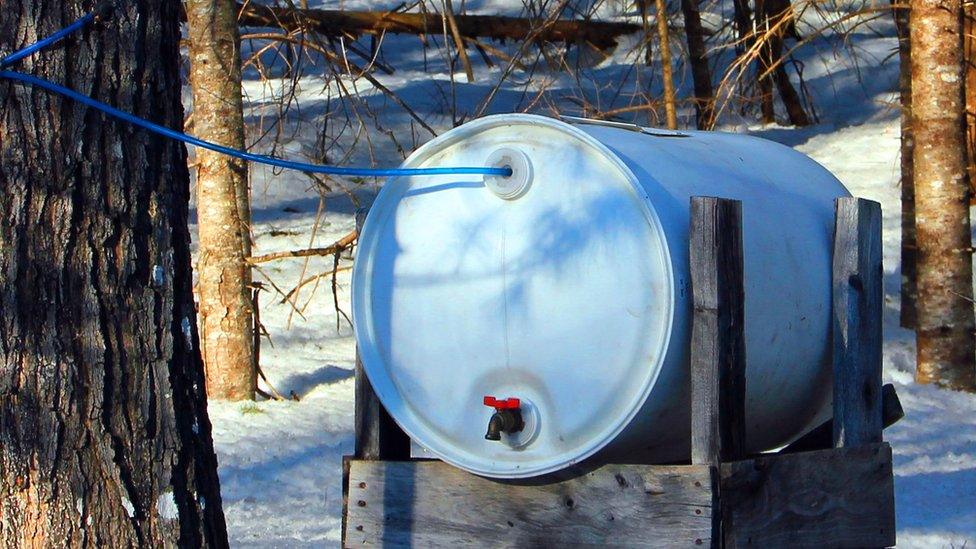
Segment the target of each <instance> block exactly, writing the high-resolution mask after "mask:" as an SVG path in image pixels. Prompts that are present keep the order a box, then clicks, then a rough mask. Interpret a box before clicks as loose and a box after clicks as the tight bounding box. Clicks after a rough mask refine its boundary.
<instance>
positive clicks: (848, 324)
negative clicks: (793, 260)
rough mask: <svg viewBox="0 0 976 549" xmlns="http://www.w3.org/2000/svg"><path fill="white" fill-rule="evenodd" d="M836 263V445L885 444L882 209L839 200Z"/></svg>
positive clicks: (863, 202) (867, 203)
mask: <svg viewBox="0 0 976 549" xmlns="http://www.w3.org/2000/svg"><path fill="white" fill-rule="evenodd" d="M836 214H837V222H836V224H835V227H834V259H833V309H832V310H833V337H832V340H833V360H834V366H833V370H834V421H833V431H834V432H833V442H834V446H835V447H841V446H857V445H860V444H869V443H873V442H881V429H882V411H881V405H882V400H881V346H882V345H881V342H882V324H883V322H882V318H881V317H882V314H883V309H884V289H883V288H882V285H883V278H884V272H883V270H882V264H881V262H882V253H881V205H880V204H878V203H877V202H872V201H870V200H864V199H863V198H838V199H837V204H836Z"/></svg>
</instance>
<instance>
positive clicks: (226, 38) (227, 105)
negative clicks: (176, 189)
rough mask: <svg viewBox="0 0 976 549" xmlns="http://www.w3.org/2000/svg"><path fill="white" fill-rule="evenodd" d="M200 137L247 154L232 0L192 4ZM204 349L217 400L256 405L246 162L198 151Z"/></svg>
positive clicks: (190, 15)
mask: <svg viewBox="0 0 976 549" xmlns="http://www.w3.org/2000/svg"><path fill="white" fill-rule="evenodd" d="M185 6H186V16H187V26H188V27H189V38H190V40H189V46H190V48H189V49H190V83H191V85H192V86H193V127H194V133H195V134H196V135H197V136H198V137H201V138H203V139H206V140H208V141H213V142H216V143H219V144H221V145H225V146H228V147H231V148H235V149H243V148H244V115H243V103H242V99H241V55H240V48H239V44H240V41H239V38H238V36H239V35H238V29H237V10H236V4H235V2H234V0H186V2H185ZM196 191H197V216H198V224H197V227H198V231H199V242H200V249H199V255H198V260H197V295H198V297H199V302H200V345H201V351H202V353H203V363H204V366H205V368H206V372H207V393H208V394H209V395H210V397H211V398H219V399H229V400H250V399H253V398H254V390H255V388H256V387H257V374H256V370H257V369H256V365H255V364H254V315H253V311H252V300H251V288H250V286H251V272H250V267H249V266H248V264H247V262H246V261H245V258H247V257H249V256H250V255H251V235H250V212H251V209H250V200H249V196H248V192H249V190H248V179H247V164H246V163H245V162H243V161H241V160H237V159H234V158H231V157H229V156H225V155H222V154H219V153H215V152H212V151H206V150H198V151H197V182H196Z"/></svg>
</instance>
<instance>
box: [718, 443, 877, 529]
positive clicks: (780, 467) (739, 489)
mask: <svg viewBox="0 0 976 549" xmlns="http://www.w3.org/2000/svg"><path fill="white" fill-rule="evenodd" d="M720 491H721V506H722V517H723V521H724V522H723V524H722V533H723V536H724V540H725V546H726V547H746V546H753V547H790V548H796V547H816V548H824V547H888V546H892V545H894V544H895V495H894V481H893V478H892V469H891V447H890V446H888V444H886V443H880V444H870V445H866V446H857V447H852V448H840V449H833V450H820V451H816V452H805V453H801V454H788V455H774V456H769V457H761V458H756V459H750V460H746V461H737V462H734V463H724V464H722V466H721V488H720Z"/></svg>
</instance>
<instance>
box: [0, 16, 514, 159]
mask: <svg viewBox="0 0 976 549" xmlns="http://www.w3.org/2000/svg"><path fill="white" fill-rule="evenodd" d="M94 20H95V14H93V13H89V14H88V15H85V16H84V17H82V18H81V19H78V20H77V21H75V22H74V23H72V24H71V25H69V26H67V27H65V28H63V29H61V30H59V31H58V32H56V33H54V34H52V35H50V36H48V37H46V38H43V39H41V40H38V41H37V42H35V43H33V44H31V45H29V46H27V47H25V48H23V49H20V50H17V51H16V52H14V53H12V54H10V55H8V56H6V57H4V58H3V59H2V60H0V69H6V67H7V66H9V65H11V64H13V63H16V62H17V61H20V60H21V59H24V58H25V57H28V56H30V55H32V54H34V53H36V52H38V51H40V50H42V49H44V48H46V47H48V46H50V45H52V44H54V43H55V42H58V41H59V40H61V39H63V38H64V37H66V36H68V35H69V34H71V33H73V32H75V31H77V30H79V29H82V28H84V27H85V26H87V25H89V24H90V23H92V22H93V21H94ZM0 78H4V79H7V80H14V81H17V82H20V83H22V84H27V85H29V86H35V87H38V88H42V89H45V90H47V91H50V92H53V93H56V94H60V95H63V96H65V97H67V98H69V99H71V100H73V101H77V102H79V103H81V104H83V105H86V106H88V107H91V108H93V109H97V110H99V111H102V112H103V113H105V114H107V115H109V116H112V117H115V118H118V119H119V120H122V121H125V122H128V123H129V124H132V125H134V126H138V127H140V128H143V129H146V130H149V131H151V132H154V133H157V134H159V135H162V136H165V137H168V138H170V139H175V140H177V141H182V142H183V143H186V144H188V145H193V146H195V147H201V148H204V149H209V150H211V151H216V152H218V153H221V154H226V155H228V156H233V157H236V158H240V159H242V160H247V161H250V162H257V163H260V164H267V165H269V166H275V167H278V168H284V169H289V170H298V171H303V172H308V173H321V174H328V175H343V176H360V177H398V176H415V175H499V176H503V177H508V176H510V175H511V174H512V170H511V169H510V168H491V167H487V166H474V167H465V166H454V167H437V168H352V167H350V168H344V167H339V166H326V165H322V164H308V163H305V162H294V161H291V160H282V159H280V158H274V157H272V156H265V155H261V154H254V153H250V152H247V151H241V150H237V149H233V148H230V147H225V146H223V145H218V144H216V143H211V142H210V141H204V140H203V139H198V138H196V137H193V136H192V135H187V134H185V133H183V132H179V131H176V130H171V129H169V128H166V127H163V126H160V125H159V124H156V123H153V122H150V121H149V120H146V119H144V118H140V117H138V116H135V115H134V114H131V113H127V112H125V111H121V110H119V109H116V108H115V107H113V106H111V105H108V104H106V103H102V102H101V101H98V100H96V99H93V98H91V97H88V96H87V95H84V94H81V93H78V92H76V91H74V90H72V89H69V88H66V87H64V86H62V85H60V84H55V83H54V82H51V81H49V80H44V79H43V78H38V77H36V76H31V75H29V74H24V73H20V72H15V71H10V70H0Z"/></svg>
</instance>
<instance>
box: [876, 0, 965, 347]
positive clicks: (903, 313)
mask: <svg viewBox="0 0 976 549" xmlns="http://www.w3.org/2000/svg"><path fill="white" fill-rule="evenodd" d="M891 3H892V5H893V6H895V7H894V8H893V10H892V11H893V12H894V17H895V29H896V31H897V33H898V63H899V69H898V89H899V91H900V98H899V99H900V102H901V310H900V311H899V316H900V318H899V322H900V324H901V326H902V327H903V328H911V329H914V328H915V326H916V324H917V320H916V319H917V314H916V312H915V294H916V291H917V290H916V286H915V280H916V277H917V275H916V274H915V271H916V268H915V246H916V243H915V180H914V173H913V172H914V169H915V168H914V163H913V162H912V155H913V154H915V152H914V148H915V138H914V136H913V134H912V57H911V56H912V49H911V40H910V37H909V32H910V28H911V27H910V26H909V17H910V14H911V11H909V10H908V9H905V8H903V7H898V6H896V4H898V1H897V0H891ZM970 162H971V161H970Z"/></svg>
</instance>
